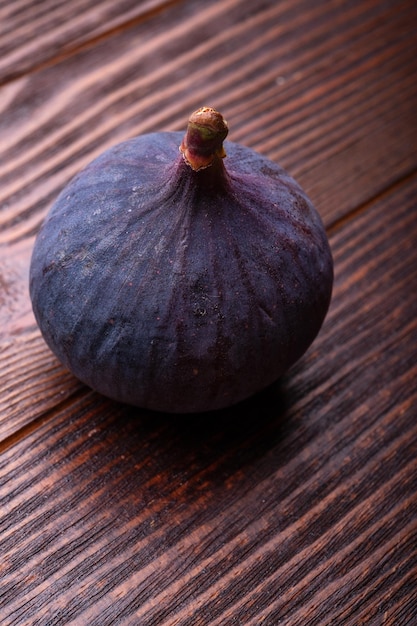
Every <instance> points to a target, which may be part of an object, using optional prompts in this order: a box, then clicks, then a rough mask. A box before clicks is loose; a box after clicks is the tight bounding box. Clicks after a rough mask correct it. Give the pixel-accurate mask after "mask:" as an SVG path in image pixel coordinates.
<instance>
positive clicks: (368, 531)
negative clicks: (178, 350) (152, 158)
mask: <svg viewBox="0 0 417 626" xmlns="http://www.w3.org/2000/svg"><path fill="white" fill-rule="evenodd" d="M117 6H118V7H119V9H120V10H118V11H116V7H117ZM0 23H1V27H0V28H1V33H2V35H1V36H2V39H1V45H2V46H3V51H4V54H3V55H2V57H1V62H0V76H1V79H2V81H3V82H2V86H1V87H0V110H1V116H0V134H1V138H2V141H1V142H0V555H1V559H0V615H1V624H2V626H3V624H4V626H16V625H19V626H20V625H22V626H23V625H24V626H26V625H28V626H32V625H34V624H36V625H41V626H52V625H57V626H58V625H59V626H61V625H64V624H65V625H71V626H113V625H115V624H122V625H123V626H127V625H128V626H130V625H133V626H136V625H140V626H206V625H207V626H229V625H232V624H242V625H243V624H244V625H245V626H259V625H261V624H262V625H267V626H278V625H285V626H306V625H308V626H336V625H337V626H358V625H365V624H366V625H371V626H414V624H416V623H417V419H416V418H417V295H416V294H417V219H416V218H417V210H416V197H417V151H416V149H415V147H416V145H417V118H416V115H415V110H416V104H417V81H416V80H415V78H416V75H417V55H416V52H417V50H416V47H417V46H416V40H415V30H416V26H417V5H416V3H415V2H411V1H408V0H404V1H400V2H394V1H393V0H388V1H387V2H377V1H376V0H365V1H364V2H353V3H352V2H347V0H342V1H340V2H338V1H331V2H324V0H323V1H319V2H316V3H312V2H308V1H307V0H296V1H295V2H290V1H289V0H288V1H287V0H284V1H283V2H279V3H277V2H273V1H272V0H270V1H263V2H259V3H254V2H250V1H249V0H246V1H245V0H227V1H226V2H220V1H212V2H204V1H203V0H190V1H185V2H179V1H178V2H161V1H159V2H157V1H156V0H155V1H154V2H152V1H149V2H143V3H132V2H130V3H129V2H128V1H127V0H126V2H125V3H119V4H118V3H111V2H107V1H106V0H103V1H102V2H99V3H97V2H96V3H91V2H90V3H88V2H87V1H86V0H80V1H79V2H75V3H60V2H57V3H51V2H48V1H46V0H45V2H32V3H28V2H21V1H19V0H18V1H16V2H13V3H7V2H0ZM41 27H42V28H43V30H42V28H41ZM13 33H14V35H13ZM13 42H14V44H13ZM202 104H210V105H214V106H216V107H218V108H219V109H220V110H222V112H223V113H224V114H225V116H226V118H228V120H229V124H230V139H232V140H235V141H239V142H241V143H244V144H246V145H249V146H251V147H254V148H256V149H258V150H260V151H262V152H263V153H264V154H266V155H268V156H269V157H270V158H272V159H274V160H276V161H279V162H280V163H281V164H283V165H284V166H285V167H286V168H287V169H288V170H289V171H290V173H291V174H292V175H294V176H295V177H296V178H297V179H298V180H299V181H300V183H301V184H302V185H303V186H304V187H305V189H306V191H308V193H309V194H310V196H311V197H312V199H313V201H314V202H315V204H316V205H317V207H318V209H319V211H320V213H321V214H322V216H323V219H324V222H325V224H326V227H327V229H328V233H329V237H330V243H331V246H332V250H333V254H334V260H335V286H334V293H333V299H332V304H331V307H330V311H329V314H328V316H327V319H326V321H325V324H324V326H323V328H322V330H321V332H320V334H319V336H318V338H317V339H316V341H315V342H314V344H313V345H312V347H311V348H310V350H309V351H308V352H307V354H306V355H304V357H303V358H302V359H301V360H300V361H299V362H298V363H297V364H296V365H295V366H294V367H293V368H292V369H291V370H290V372H288V373H287V374H286V375H285V376H284V377H283V379H282V380H281V381H278V382H277V383H276V384H274V385H273V386H272V387H270V388H269V389H267V390H265V391H264V392H263V393H261V394H259V395H258V396H256V397H254V398H251V399H250V400H248V401H247V402H245V403H243V405H240V406H237V407H233V408H230V409H227V410H224V411H221V412H219V413H218V414H217V413H216V414H206V415H200V416H184V417H180V416H176V417H173V416H166V415H160V414H152V413H151V412H147V411H144V410H140V409H134V408H130V407H125V406H123V405H120V404H116V403H114V402H111V401H110V400H107V399H105V398H103V397H101V396H99V395H98V394H96V393H94V392H92V391H90V390H89V389H87V388H86V387H85V386H84V385H82V384H81V383H79V382H78V381H77V380H75V379H74V377H72V376H71V375H70V374H69V373H68V372H67V371H66V370H65V369H64V368H63V367H62V366H61V365H60V364H59V363H58V362H57V360H56V359H55V357H53V355H52V354H51V353H50V351H49V350H48V348H47V347H46V345H45V344H44V342H43V340H42V338H41V336H40V333H39V330H38V329H37V327H36V324H35V320H34V317H33V314H32V312H31V306H30V301H29V296H28V289H27V279H28V267H29V260H30V253H31V249H32V246H33V241H34V236H35V234H36V231H37V229H38V227H39V225H40V223H41V221H42V219H43V218H44V216H45V214H46V212H47V210H48V208H49V206H50V204H51V202H52V201H53V199H54V198H55V196H56V195H57V193H58V192H59V191H60V189H61V188H62V187H63V185H64V184H65V183H66V182H67V181H68V179H69V178H70V177H71V176H72V175H73V174H75V173H76V172H77V171H78V170H79V169H80V168H81V167H82V166H83V165H84V164H86V163H87V162H88V161H89V160H90V159H91V158H92V157H93V156H95V155H96V154H98V153H99V152H101V151H102V150H103V149H105V148H106V147H107V146H109V145H111V144H113V143H115V142H116V141H121V140H123V139H125V138H127V137H130V136H132V135H134V134H137V133H140V132H148V131H152V130H157V129H173V130H176V129H180V128H183V127H184V125H185V122H186V119H187V116H188V115H189V113H190V112H191V111H192V110H194V109H195V108H197V107H198V106H200V105H202Z"/></svg>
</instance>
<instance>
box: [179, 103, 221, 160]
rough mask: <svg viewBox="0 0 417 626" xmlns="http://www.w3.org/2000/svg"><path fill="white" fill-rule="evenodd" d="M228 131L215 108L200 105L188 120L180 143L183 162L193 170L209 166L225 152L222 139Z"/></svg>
mask: <svg viewBox="0 0 417 626" xmlns="http://www.w3.org/2000/svg"><path fill="white" fill-rule="evenodd" d="M228 132H229V129H228V126H227V122H226V120H225V119H224V118H223V116H222V115H221V113H219V112H218V111H216V110H215V109H213V108H211V107H201V108H200V109H198V110H197V111H195V112H194V113H193V114H192V115H191V116H190V118H189V120H188V126H187V131H186V133H185V135H184V138H183V140H182V143H181V145H180V152H181V153H182V155H183V157H184V160H185V162H186V163H187V165H189V166H190V167H191V168H192V169H193V170H194V171H196V172H198V170H202V169H205V168H207V167H210V166H211V165H212V164H213V163H214V162H215V161H216V160H217V159H223V158H224V157H225V156H226V152H225V150H224V147H223V141H224V140H225V138H226V137H227V133H228Z"/></svg>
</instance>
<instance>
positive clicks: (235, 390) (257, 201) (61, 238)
mask: <svg viewBox="0 0 417 626" xmlns="http://www.w3.org/2000/svg"><path fill="white" fill-rule="evenodd" d="M226 133H227V130H226ZM186 137H187V135H186ZM186 137H185V138H184V133H181V132H160V133H151V134H147V135H142V136H139V137H136V138H133V139H130V140H128V141H125V142H123V143H121V144H119V145H116V146H114V147H113V148H110V149H109V150H107V151H106V152H104V153H103V154H102V155H101V156H99V157H98V158H97V159H95V160H94V161H93V162H92V163H91V164H90V165H88V166H87V167H86V168H85V169H84V170H83V171H82V172H80V173H79V174H78V175H77V176H76V177H75V178H74V179H73V180H72V181H71V182H70V183H69V185H68V186H67V187H66V188H65V189H64V190H63V191H62V192H61V194H60V195H59V197H58V198H57V200H56V202H55V204H54V206H53V207H52V209H51V210H50V212H49V214H48V215H47V217H46V219H45V221H44V223H43V225H42V227H41V229H40V231H39V233H38V236H37V238H36V241H35V245H34V249H33V254H32V260H31V267H30V296H31V300H32V306H33V311H34V314H35V317H36V320H37V323H38V325H39V328H40V330H41V332H42V334H43V337H44V339H45V341H46V343H47V344H48V346H49V347H50V348H51V350H52V351H53V352H54V353H55V355H56V356H57V357H58V359H59V360H60V361H61V362H62V363H63V364H64V365H65V366H66V367H67V368H68V369H69V370H70V371H71V372H72V373H73V374H74V375H75V376H76V377H77V378H79V379H80V380H81V381H83V382H84V383H86V384H87V385H88V386H90V387H91V388H93V389H95V390H96V391H98V392H100V393H102V394H103V395H105V396H108V397H110V398H113V399H115V400H118V401H120V402H123V403H127V404H132V405H136V406H139V407H143V408H148V409H152V410H157V411H164V412H171V413H190V412H203V411H210V410H215V409H220V408H224V407H227V406H230V405H233V404H235V403H237V402H239V401H241V400H244V399H245V398H247V397H249V396H251V395H253V394H254V393H256V392H258V391H260V390H262V389H264V388H265V387H267V386H268V385H270V384H271V383H272V382H274V381H276V380H277V379H278V378H279V377H280V376H281V375H282V374H283V373H284V372H286V371H287V370H288V368H289V367H291V365H293V364H294V363H295V362H296V361H297V360H298V359H299V358H300V357H301V356H302V355H303V354H304V352H305V351H306V350H307V349H308V347H309V346H310V345H311V343H312V342H313V340H314V339H315V337H316V336H317V334H318V332H319V330H320V328H321V326H322V323H323V321H324V318H325V316H326V313H327V310H328V307H329V303H330V299H331V292H332V284H333V262H332V256H331V251H330V247H329V243H328V240H327V237H326V233H325V230H324V227H323V224H322V221H321V219H320V216H319V214H318V212H317V211H316V209H315V208H314V206H313V205H312V203H311V201H310V200H309V198H308V197H307V196H306V194H305V193H304V191H303V190H302V189H301V187H300V186H299V185H298V184H297V182H296V181H295V180H294V179H293V178H291V177H290V176H289V175H288V174H287V173H286V172H285V171H284V170H283V169H282V168H281V167H280V166H279V165H277V164H275V163H274V162H271V161H270V160H268V159H266V158H265V157H263V156H262V155H260V154H258V153H257V152H255V151H253V150H251V149H249V148H247V147H244V146H241V145H239V144H236V143H233V142H229V141H225V142H224V144H223V139H224V137H223V136H222V137H221V140H220V141H219V142H218V145H216V146H215V147H214V148H212V149H211V150H209V151H208V152H209V153H210V155H209V156H210V158H209V159H208V161H210V162H209V164H207V163H203V165H201V159H200V160H199V161H198V167H199V168H200V169H198V168H196V169H193V167H192V163H191V161H192V154H191V152H192V150H191V152H190V153H187V150H188V148H189V147H190V146H187V142H186ZM197 139H198V138H197ZM197 144H198V141H197ZM179 147H181V148H180V149H181V151H182V154H181V153H180V152H179ZM194 147H195V146H194ZM190 149H191V148H190ZM224 150H225V152H226V154H227V158H226V159H223V157H224V156H225V154H224ZM206 152H207V150H206ZM195 153H196V154H197V153H198V155H199V156H200V157H201V155H202V154H203V153H204V150H203V149H201V150H200V148H199V146H198V145H197V147H196V150H195ZM190 154H191V156H190ZM198 155H197V156H198ZM206 156H207V155H206ZM211 157H213V158H211Z"/></svg>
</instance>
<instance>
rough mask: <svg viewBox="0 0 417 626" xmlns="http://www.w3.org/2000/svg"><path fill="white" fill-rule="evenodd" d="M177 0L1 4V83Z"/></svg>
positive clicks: (64, 55)
mask: <svg viewBox="0 0 417 626" xmlns="http://www.w3.org/2000/svg"><path fill="white" fill-rule="evenodd" d="M171 4H175V2H173V1H172V0H171V2H170V1H169V0H165V2H164V1H163V0H142V2H140V3H138V2H132V0H122V1H121V2H120V1H119V2H117V4H116V3H114V2H110V1H105V0H103V1H102V2H99V3H97V2H91V0H73V1H72V2H71V3H68V2H64V1H63V0H59V1H58V2H57V1H56V0H41V1H40V2H39V0H35V1H33V0H32V2H27V1H26V0H23V1H22V0H20V1H19V0H18V1H14V2H2V3H1V5H0V42H1V44H0V85H1V84H4V83H7V82H8V81H10V80H12V79H15V78H18V77H19V76H22V75H24V74H28V73H30V72H33V71H36V70H38V69H39V68H41V67H43V66H45V65H48V64H50V63H56V61H57V58H63V57H66V56H69V55H71V54H73V53H74V52H75V51H76V50H78V49H80V48H81V47H83V46H91V45H93V44H94V42H95V41H97V40H99V39H101V38H105V37H108V36H109V35H110V34H112V33H113V32H115V31H117V30H118V29H121V28H129V27H130V26H132V25H133V24H136V23H138V22H140V21H143V20H146V19H148V18H149V17H150V16H151V15H154V14H157V13H158V12H159V11H162V10H163V9H164V8H166V7H168V6H170V5H171Z"/></svg>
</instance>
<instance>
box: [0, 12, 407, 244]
mask: <svg viewBox="0 0 417 626" xmlns="http://www.w3.org/2000/svg"><path fill="white" fill-rule="evenodd" d="M307 9H308V10H307ZM168 24H169V29H168ZM219 24H222V26H223V27H222V28H219V26H218V25H219ZM416 24H417V5H416V4H415V3H414V2H412V1H411V0H403V1H402V2H400V3H399V4H398V2H393V1H392V2H385V3H379V2H376V1H375V2H374V1H369V2H367V3H349V2H347V0H345V1H343V2H335V3H330V4H329V3H328V2H325V1H324V0H323V1H322V2H318V3H316V4H315V5H314V8H312V7H311V3H309V2H307V0H297V1H296V2H289V0H288V1H287V2H281V3H275V2H263V3H259V4H257V5H256V7H255V6H254V5H253V3H252V2H249V0H246V1H245V0H229V1H228V2H226V3H223V2H213V3H206V2H203V1H202V0H192V1H191V2H188V3H184V4H181V5H179V6H175V7H173V8H171V9H167V10H166V11H165V12H164V13H163V14H162V15H158V16H156V17H155V18H153V19H151V18H150V19H148V20H147V21H146V22H145V23H139V24H138V25H135V26H134V27H132V28H130V29H129V30H126V31H122V32H121V33H118V34H115V35H114V36H113V37H111V38H109V39H108V40H106V41H105V42H103V43H102V45H99V44H97V45H95V46H94V47H92V48H89V49H88V50H85V51H83V52H80V53H79V54H77V55H73V56H71V58H69V59H66V60H63V61H62V62H61V63H58V64H57V65H54V66H53V67H48V68H45V69H44V70H42V71H40V72H37V73H36V74H34V75H32V76H25V77H24V78H22V79H21V80H18V81H15V82H13V83H11V84H10V85H8V86H6V87H3V89H2V90H1V92H0V95H1V102H2V103H3V104H2V108H3V110H2V117H1V119H0V132H1V134H2V146H1V147H0V172H1V174H0V204H1V208H2V210H1V214H0V243H7V244H9V243H10V242H13V241H18V240H20V239H22V238H24V237H28V236H32V235H33V234H34V233H35V232H36V230H37V229H38V227H39V224H40V222H41V220H42V219H43V217H44V215H45V213H46V210H47V209H48V207H49V206H50V204H51V202H52V201H53V199H54V198H55V197H56V195H57V194H58V192H59V191H60V190H61V189H62V187H63V186H64V184H65V183H66V182H67V181H68V180H69V178H70V177H72V176H73V175H74V174H75V173H76V172H77V171H79V169H80V168H81V167H82V166H83V165H85V164H86V163H87V162H88V161H90V160H91V159H92V158H93V157H94V156H96V155H97V154H98V153H99V152H101V151H102V150H103V149H105V148H106V147H108V146H110V145H112V144H114V143H116V142H118V141H121V140H123V139H126V138H128V137H130V136H132V135H135V134H139V133H142V132H149V131H154V130H166V129H171V130H177V129H179V128H183V127H184V126H185V123H186V119H187V117H188V115H189V113H190V112H191V111H192V110H194V109H195V108H197V107H198V106H200V105H201V104H202V103H203V102H205V103H207V102H208V103H209V104H213V105H215V106H217V107H218V108H219V109H221V110H222V112H223V113H224V114H225V116H226V118H228V119H229V121H230V127H231V132H230V139H231V140H236V141H240V142H242V143H245V144H246V145H249V146H252V147H254V148H256V149H258V150H259V151H261V152H263V153H265V154H266V155H267V156H270V157H271V158H272V159H274V160H277V161H280V162H281V163H282V164H283V165H284V166H285V167H286V168H287V169H289V171H290V173H291V174H293V175H294V176H295V177H296V178H298V179H299V181H300V183H301V184H302V185H303V186H304V187H305V188H306V191H307V192H308V193H309V194H310V195H311V197H312V199H313V201H314V202H315V203H316V205H317V206H318V208H319V210H320V212H321V213H322V215H323V218H324V220H325V222H326V224H331V223H333V222H334V221H335V220H337V219H340V218H341V217H343V216H344V215H345V214H346V213H347V212H349V211H350V210H352V208H354V207H356V206H358V205H360V204H362V203H364V202H366V201H367V200H368V199H370V198H372V197H374V196H375V195H376V194H378V193H380V192H381V191H382V190H384V189H386V188H387V187H388V186H389V185H391V184H393V183H395V181H397V180H400V179H401V178H402V177H403V176H407V175H408V174H409V173H410V172H412V171H414V169H415V167H416V160H417V157H416V152H415V149H414V146H415V145H416V141H417V122H416V120H415V115H414V113H415V104H416V102H417V83H416V81H415V73H416V65H417V61H416V58H417V57H416V54H415V52H416V50H415V45H414V44H413V43H412V42H413V41H414V31H415V26H416ZM242 41H245V45H244V46H242V44H241V42H242ZM138 42H139V43H138ZM104 77H105V78H104Z"/></svg>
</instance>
